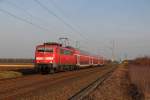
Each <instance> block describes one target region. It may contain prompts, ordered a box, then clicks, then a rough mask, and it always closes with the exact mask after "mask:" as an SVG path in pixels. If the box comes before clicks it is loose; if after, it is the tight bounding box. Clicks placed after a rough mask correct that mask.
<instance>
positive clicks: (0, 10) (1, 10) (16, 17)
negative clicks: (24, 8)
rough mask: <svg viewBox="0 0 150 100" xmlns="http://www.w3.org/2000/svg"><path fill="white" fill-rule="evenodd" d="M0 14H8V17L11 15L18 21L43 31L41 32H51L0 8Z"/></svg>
mask: <svg viewBox="0 0 150 100" xmlns="http://www.w3.org/2000/svg"><path fill="white" fill-rule="evenodd" d="M0 12H3V13H5V14H7V15H9V16H11V17H13V18H15V19H17V20H20V21H23V22H25V23H28V24H30V25H32V26H34V27H36V28H38V29H41V30H44V31H49V30H48V29H46V28H44V27H41V26H40V25H38V24H35V23H33V22H30V21H28V20H26V19H25V18H22V17H19V16H17V15H15V14H13V13H11V12H9V11H6V10H4V9H1V8H0Z"/></svg>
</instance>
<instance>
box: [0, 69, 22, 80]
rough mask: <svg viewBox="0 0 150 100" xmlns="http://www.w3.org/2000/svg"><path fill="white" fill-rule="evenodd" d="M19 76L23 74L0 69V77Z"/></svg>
mask: <svg viewBox="0 0 150 100" xmlns="http://www.w3.org/2000/svg"><path fill="white" fill-rule="evenodd" d="M21 76H23V75H22V73H20V72H15V71H0V79H5V78H16V77H21Z"/></svg>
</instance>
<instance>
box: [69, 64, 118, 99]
mask: <svg viewBox="0 0 150 100" xmlns="http://www.w3.org/2000/svg"><path fill="white" fill-rule="evenodd" d="M115 69H116V67H115V68H113V69H111V70H110V71H109V72H107V73H106V74H104V75H102V76H100V77H99V78H97V80H95V81H94V82H92V83H91V84H89V85H88V86H87V87H85V88H83V89H81V90H80V91H79V92H77V93H76V94H74V95H73V96H71V97H70V98H69V99H68V100H83V99H84V98H85V97H86V96H88V95H89V94H90V93H91V92H92V91H94V90H95V89H96V88H97V87H98V86H99V85H100V84H102V83H103V82H104V81H105V80H106V79H107V78H108V77H109V76H110V75H111V74H112V72H113V71H114V70H115Z"/></svg>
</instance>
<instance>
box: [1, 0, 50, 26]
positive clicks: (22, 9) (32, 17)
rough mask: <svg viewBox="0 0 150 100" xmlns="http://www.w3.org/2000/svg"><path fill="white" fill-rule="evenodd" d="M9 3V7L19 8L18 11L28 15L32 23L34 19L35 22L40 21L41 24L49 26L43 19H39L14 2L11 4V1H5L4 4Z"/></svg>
mask: <svg viewBox="0 0 150 100" xmlns="http://www.w3.org/2000/svg"><path fill="white" fill-rule="evenodd" d="M5 2H6V3H7V4H9V5H11V6H12V7H15V8H17V9H19V10H20V11H23V12H24V13H26V15H27V16H28V17H30V20H31V21H32V20H33V19H34V20H35V19H36V20H38V21H40V22H42V23H44V24H48V23H47V22H46V21H44V20H42V19H41V18H39V17H37V16H34V15H33V14H32V13H30V12H28V11H27V10H26V9H25V8H23V7H21V6H20V5H17V4H15V3H13V2H11V1H9V0H5V1H4V3H5Z"/></svg>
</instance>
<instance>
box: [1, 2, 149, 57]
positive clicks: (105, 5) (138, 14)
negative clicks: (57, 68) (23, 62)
mask: <svg viewBox="0 0 150 100" xmlns="http://www.w3.org/2000/svg"><path fill="white" fill-rule="evenodd" d="M39 1H40V2H41V3H42V4H44V5H45V6H46V7H48V9H50V10H51V11H53V12H54V13H55V14H57V15H58V16H59V17H60V18H61V19H63V20H65V22H66V23H69V24H71V26H72V27H73V28H75V29H76V30H77V31H79V32H77V31H74V30H72V29H70V28H69V27H67V26H66V25H65V24H64V23H62V21H60V20H59V19H57V18H56V17H55V16H53V15H52V14H50V13H48V12H47V11H46V10H45V9H43V8H41V7H40V6H39V5H38V4H37V3H36V2H35V1H34V0H0V9H3V10H6V11H8V12H10V13H11V14H14V15H15V16H19V18H23V19H25V20H27V21H29V22H32V23H34V24H36V25H40V26H41V27H42V28H44V29H40V28H38V27H35V26H33V25H31V24H29V23H26V22H24V21H21V20H18V19H16V18H14V17H12V16H10V15H8V14H6V13H4V12H1V11H0V27H1V28H0V45H1V47H0V48H1V52H0V58H2V57H5V58H8V57H19V58H20V57H21V58H26V57H28V58H30V57H34V49H35V45H37V44H40V43H43V42H45V41H57V40H58V37H62V36H65V37H69V38H70V41H71V44H72V45H75V41H80V48H81V49H84V50H87V51H89V52H94V53H98V54H100V55H104V56H106V57H109V58H111V49H110V48H111V46H112V43H111V41H113V40H115V55H116V58H117V59H119V58H124V56H125V55H127V56H128V57H129V58H134V57H137V56H143V55H149V52H150V1H149V0H39ZM80 34H81V35H82V36H80Z"/></svg>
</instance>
